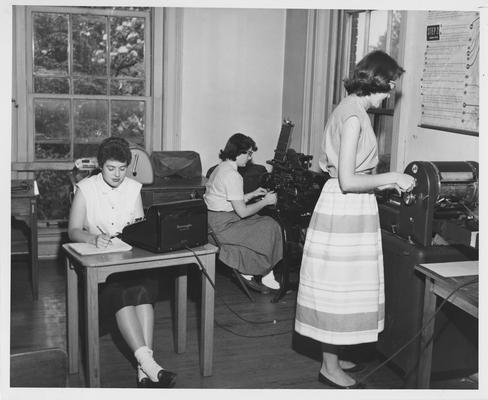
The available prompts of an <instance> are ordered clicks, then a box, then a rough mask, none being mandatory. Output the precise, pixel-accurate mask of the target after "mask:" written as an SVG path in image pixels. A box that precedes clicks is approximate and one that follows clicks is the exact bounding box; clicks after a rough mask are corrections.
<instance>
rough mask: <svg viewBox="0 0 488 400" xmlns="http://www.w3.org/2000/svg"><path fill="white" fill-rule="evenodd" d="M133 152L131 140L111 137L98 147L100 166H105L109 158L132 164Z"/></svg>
mask: <svg viewBox="0 0 488 400" xmlns="http://www.w3.org/2000/svg"><path fill="white" fill-rule="evenodd" d="M131 159H132V153H131V152H130V148H129V142H127V140H125V139H124V138H121V137H115V136H112V137H109V138H107V139H105V140H104V141H103V142H102V143H100V146H99V147H98V154H97V161H98V167H99V168H100V169H101V168H103V164H105V162H106V161H108V160H115V161H119V162H121V163H127V165H129V164H130V161H131Z"/></svg>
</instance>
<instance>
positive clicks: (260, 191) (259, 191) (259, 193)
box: [252, 187, 268, 198]
mask: <svg viewBox="0 0 488 400" xmlns="http://www.w3.org/2000/svg"><path fill="white" fill-rule="evenodd" d="M266 193H268V191H267V190H266V189H264V188H262V187H259V188H257V189H256V190H255V191H254V192H252V197H253V198H254V197H258V196H265V195H266Z"/></svg>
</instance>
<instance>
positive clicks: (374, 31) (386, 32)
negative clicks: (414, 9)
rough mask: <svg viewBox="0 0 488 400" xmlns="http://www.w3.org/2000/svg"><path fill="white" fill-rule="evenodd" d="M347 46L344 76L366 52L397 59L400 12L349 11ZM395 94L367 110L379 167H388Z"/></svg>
mask: <svg viewBox="0 0 488 400" xmlns="http://www.w3.org/2000/svg"><path fill="white" fill-rule="evenodd" d="M347 26H348V37H349V38H350V42H349V45H348V46H347V48H346V49H345V51H346V53H347V54H346V55H345V56H346V60H347V67H346V69H347V71H346V73H345V76H348V75H349V73H350V72H351V71H352V70H353V69H354V66H355V65H356V64H357V63H358V62H359V61H360V60H361V58H363V57H364V56H365V55H366V54H367V53H369V52H371V51H374V50H383V51H385V52H386V53H388V54H390V55H391V56H392V57H393V58H395V59H396V60H398V57H399V43H400V27H401V12H400V11H392V10H374V11H369V10H366V11H351V12H348V13H347ZM394 106H395V93H392V94H391V96H390V98H389V99H386V100H385V101H384V102H383V104H382V106H381V108H379V109H377V110H369V111H368V112H369V113H370V118H371V122H372V125H373V129H374V131H375V133H376V135H377V139H378V153H379V157H380V164H381V165H380V166H379V168H382V169H386V170H387V169H389V163H390V152H391V137H392V128H393V109H394Z"/></svg>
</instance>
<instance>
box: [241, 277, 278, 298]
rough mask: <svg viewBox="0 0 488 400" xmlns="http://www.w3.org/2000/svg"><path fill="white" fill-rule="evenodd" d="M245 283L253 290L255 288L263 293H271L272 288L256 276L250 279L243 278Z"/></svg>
mask: <svg viewBox="0 0 488 400" xmlns="http://www.w3.org/2000/svg"><path fill="white" fill-rule="evenodd" d="M243 281H244V283H245V284H246V286H247V287H249V288H250V289H252V290H255V291H256V292H259V293H262V294H270V293H271V289H270V288H268V287H267V286H264V285H263V284H261V283H259V282H258V281H257V280H256V278H254V277H253V278H252V279H251V280H250V281H249V280H247V279H245V278H244V279H243Z"/></svg>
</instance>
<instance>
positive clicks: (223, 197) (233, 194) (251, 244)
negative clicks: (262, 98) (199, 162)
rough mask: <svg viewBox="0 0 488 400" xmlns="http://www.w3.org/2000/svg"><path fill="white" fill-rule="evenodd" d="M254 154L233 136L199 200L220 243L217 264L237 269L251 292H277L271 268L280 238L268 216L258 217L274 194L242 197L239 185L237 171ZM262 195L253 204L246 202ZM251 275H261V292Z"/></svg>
mask: <svg viewBox="0 0 488 400" xmlns="http://www.w3.org/2000/svg"><path fill="white" fill-rule="evenodd" d="M256 150H257V147H256V143H255V142H254V140H253V139H251V138H250V137H249V136H245V135H243V134H242V133H236V134H234V135H232V136H231V137H230V139H229V140H228V141H227V144H226V146H225V148H224V150H221V151H220V155H219V157H220V159H221V160H222V162H221V163H220V164H219V165H218V166H217V167H216V168H215V169H214V171H213V172H212V174H211V175H210V177H209V180H208V182H207V184H206V191H205V194H204V195H203V197H204V199H205V203H206V204H207V208H208V223H209V225H210V227H211V228H212V230H213V231H214V233H215V235H216V236H217V239H218V240H219V242H220V245H221V246H220V251H219V259H220V260H221V261H222V262H223V263H224V264H226V265H228V266H229V267H231V268H235V269H237V270H238V271H239V272H240V273H241V275H242V276H243V277H244V278H245V282H246V284H247V285H248V286H249V287H251V288H252V289H254V290H258V291H261V292H264V293H265V292H266V291H268V292H269V289H274V290H277V289H279V288H280V285H279V283H278V282H277V281H276V280H275V278H274V275H273V268H274V266H275V265H276V264H277V263H278V262H279V261H280V260H281V259H282V258H283V239H282V235H281V228H280V226H279V224H278V223H277V222H276V221H275V220H274V219H273V218H271V217H268V216H260V215H257V212H258V211H260V210H261V209H262V208H264V207H266V206H268V205H275V204H276V200H277V198H276V194H275V193H272V192H268V191H267V190H266V189H263V188H261V187H260V188H258V189H256V190H255V191H253V192H250V193H246V194H244V181H243V178H242V176H241V175H240V174H239V172H238V171H237V167H244V166H245V165H246V164H247V163H248V162H249V160H251V158H252V154H253V152H255V151H256ZM260 196H263V197H262V199H261V200H258V201H256V202H254V203H252V204H249V203H248V202H249V201H250V200H251V199H254V198H256V197H260ZM254 276H262V280H261V282H262V285H264V286H265V288H263V286H262V285H260V284H259V283H258V282H257V281H256V280H255V277H254Z"/></svg>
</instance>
